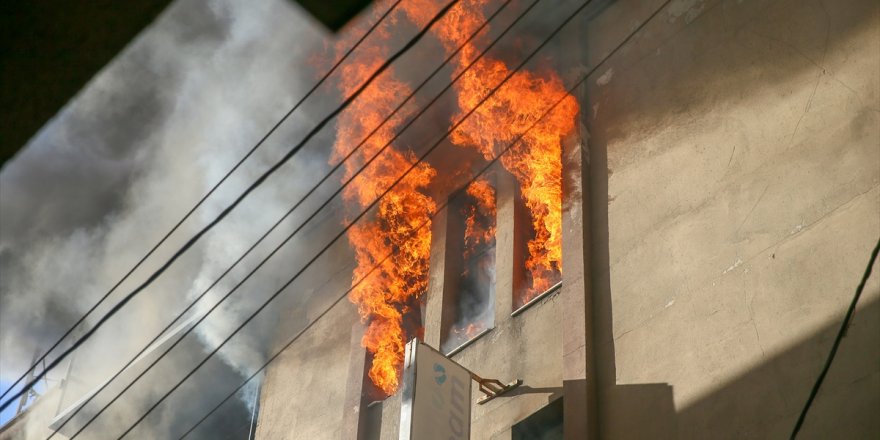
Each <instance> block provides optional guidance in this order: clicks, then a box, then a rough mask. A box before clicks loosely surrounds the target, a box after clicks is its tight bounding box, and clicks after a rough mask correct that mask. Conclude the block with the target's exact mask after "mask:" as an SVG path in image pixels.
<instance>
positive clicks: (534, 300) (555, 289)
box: [510, 281, 562, 316]
mask: <svg viewBox="0 0 880 440" xmlns="http://www.w3.org/2000/svg"><path fill="white" fill-rule="evenodd" d="M561 287H562V281H560V282H558V283H556V284H554V285H553V286H552V287H550V288H549V289H547V290H545V291H544V293H542V294H540V295H538V296H536V297H534V298H532V299H531V300H529V302H527V303H525V304H523V305H522V306H521V307H520V308H518V309H516V310H514V311H513V313H511V314H510V316H517V315H519V314H520V313H522V312H525V311H526V309H528V308H529V307H531V306H533V305H535V303H538V302H540V301H541V300H542V299H544V298H546V297H548V296H550V295H552V294H553V293H556V292H558V291H559V289H560V288H561Z"/></svg>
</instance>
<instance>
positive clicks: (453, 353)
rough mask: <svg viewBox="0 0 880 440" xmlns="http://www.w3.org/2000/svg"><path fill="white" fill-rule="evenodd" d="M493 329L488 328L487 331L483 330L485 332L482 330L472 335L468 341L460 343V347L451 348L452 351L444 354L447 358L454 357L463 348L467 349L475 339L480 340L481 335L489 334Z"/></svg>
mask: <svg viewBox="0 0 880 440" xmlns="http://www.w3.org/2000/svg"><path fill="white" fill-rule="evenodd" d="M494 328H495V327H489V328H487V329H485V330H483V331H481V332H479V333H477V334H476V335H474V337H473V338H470V339H468V340H467V341H465V342H463V343H462V344H461V345H459V346H458V347H455V348H453V349H452V350H449V352H448V353H446V356H447V357H451V356H454V355H456V354H458V353H459V352H461V351H462V350H464V349H465V348H467V346H468V345H471V344H472V343H473V342H474V341H476V340H477V339H480V338H481V337H482V336H483V335H485V334H486V333H489V332H491V331H492V329H494Z"/></svg>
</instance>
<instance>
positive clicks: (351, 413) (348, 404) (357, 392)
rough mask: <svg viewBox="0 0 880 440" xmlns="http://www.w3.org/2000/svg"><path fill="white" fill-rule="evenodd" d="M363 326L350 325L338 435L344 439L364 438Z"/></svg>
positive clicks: (357, 324)
mask: <svg viewBox="0 0 880 440" xmlns="http://www.w3.org/2000/svg"><path fill="white" fill-rule="evenodd" d="M363 334H364V326H363V325H362V324H361V323H360V322H356V323H355V324H354V325H352V327H351V345H350V347H351V350H350V355H349V358H348V379H347V380H346V383H345V405H344V408H343V413H342V428H341V429H340V433H341V435H340V437H341V438H343V439H346V440H364V439H365V438H366V436H365V431H366V430H365V429H364V428H365V425H366V424H365V423H364V420H365V415H366V408H365V407H364V398H363V395H364V373H365V372H366V369H367V350H366V349H365V348H363V347H361V337H362V335H363Z"/></svg>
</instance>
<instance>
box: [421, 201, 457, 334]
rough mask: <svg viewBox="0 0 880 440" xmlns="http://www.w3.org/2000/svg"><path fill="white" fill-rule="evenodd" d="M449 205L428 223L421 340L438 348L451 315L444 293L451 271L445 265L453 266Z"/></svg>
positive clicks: (450, 300)
mask: <svg viewBox="0 0 880 440" xmlns="http://www.w3.org/2000/svg"><path fill="white" fill-rule="evenodd" d="M449 212H450V207H449V206H447V207H445V208H443V210H441V211H440V212H438V213H437V215H435V216H434V220H433V222H432V224H431V261H430V267H429V269H428V292H427V295H428V298H427V300H426V301H425V315H424V316H425V319H424V322H423V323H422V324H423V325H424V326H425V343H426V344H428V345H430V346H432V347H434V348H437V349H440V340H441V338H442V337H443V335H444V334H445V332H446V331H448V327H449V325H450V321H451V318H452V315H451V314H452V313H453V307H455V305H454V304H450V303H451V302H452V295H449V294H447V290H448V288H449V285H450V282H449V281H450V274H449V272H454V271H452V270H446V269H447V267H455V265H454V264H452V263H453V262H452V261H449V258H451V256H450V255H449V252H447V242H448V240H447V237H449V236H450V234H449V233H448V229H449V223H450V222H449Z"/></svg>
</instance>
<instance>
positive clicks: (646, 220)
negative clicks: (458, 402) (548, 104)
mask: <svg viewBox="0 0 880 440" xmlns="http://www.w3.org/2000/svg"><path fill="white" fill-rule="evenodd" d="M661 3H663V2H662V1H659V0H655V1H619V2H616V3H613V4H611V5H610V6H609V7H608V9H607V10H605V11H603V13H602V14H601V15H599V16H597V17H596V18H595V19H594V20H593V21H592V22H591V23H590V28H589V32H588V34H589V35H588V38H587V41H589V52H590V58H591V61H592V62H593V63H595V62H598V61H599V60H600V59H601V58H602V57H603V56H604V54H606V53H608V52H609V51H610V50H611V48H613V47H614V46H615V45H617V44H618V43H619V42H620V41H621V40H622V39H623V38H624V37H625V36H626V35H627V34H628V33H629V32H631V30H632V29H633V28H634V27H635V26H637V25H638V24H639V23H641V22H642V21H644V20H645V18H646V17H648V16H649V15H650V14H651V13H653V12H654V11H655V10H656V9H657V8H658V7H659V6H660V4H661ZM586 93H587V95H588V102H589V105H588V106H587V107H588V108H587V109H586V121H587V125H588V128H589V131H590V133H591V135H592V137H591V142H590V143H591V170H590V173H591V194H592V206H591V211H592V212H591V217H592V218H591V220H592V223H593V228H594V231H593V241H594V249H593V255H592V261H593V263H592V267H593V276H594V279H593V285H592V288H593V292H594V297H595V312H594V313H595V319H594V326H595V329H594V331H595V337H596V342H597V353H596V359H597V362H598V366H597V367H598V369H599V377H598V380H599V382H600V385H599V387H600V388H599V389H600V391H599V402H598V403H599V412H600V434H601V435H600V437H601V438H614V439H627V438H737V439H741V438H784V437H787V436H788V433H789V432H790V430H791V428H792V427H793V425H794V422H795V419H796V417H797V414H798V412H799V411H800V409H801V407H802V405H803V404H804V402H805V400H806V397H807V395H808V393H809V389H810V387H811V385H812V381H813V380H815V377H816V376H817V375H818V373H819V370H820V368H821V365H822V363H823V362H824V358H825V356H826V355H827V353H828V350H829V349H830V345H831V340H832V339H833V334H834V332H835V331H836V327H837V326H838V325H839V320H840V319H841V317H842V316H843V313H844V312H845V310H846V307H847V305H848V303H849V301H850V299H851V298H852V295H853V292H854V290H855V287H856V285H857V284H858V281H859V278H860V277H861V274H862V271H863V270H864V267H865V265H866V263H867V260H868V257H869V254H870V251H871V249H872V247H873V246H874V244H875V243H876V241H877V239H878V236H880V214H878V213H880V3H877V2H876V1H873V0H845V1H829V0H808V1H794V0H745V1H743V0H729V1H701V0H676V1H673V2H672V3H671V4H669V5H668V6H667V7H666V8H665V9H664V10H662V11H661V12H660V14H659V15H658V16H657V17H656V18H655V19H654V20H652V21H651V23H649V24H648V25H647V26H646V27H645V29H644V30H643V31H642V32H641V33H640V34H639V35H638V36H637V37H636V38H635V39H634V40H633V41H631V42H630V43H629V44H627V45H626V46H625V47H624V48H623V49H622V50H621V51H620V52H618V53H617V54H616V55H615V56H614V57H612V58H611V59H609V61H608V62H607V63H606V64H605V65H604V66H603V67H602V68H601V69H600V70H599V71H597V72H596V73H595V76H594V77H593V78H590V82H589V85H588V90H587V92H586ZM878 280H880V275H877V274H876V273H875V276H874V277H873V278H872V280H871V282H870V283H869V285H868V288H867V289H866V291H865V295H864V296H863V298H862V301H861V303H860V308H859V312H858V313H857V315H856V320H855V322H854V324H853V327H852V328H851V330H850V334H849V335H848V337H847V339H846V340H845V341H844V344H843V346H842V348H841V352H840V353H839V355H838V356H839V357H840V358H842V359H840V360H838V361H837V363H836V364H835V368H834V369H832V376H835V375H836V376H835V377H837V379H836V380H830V381H829V382H828V383H826V385H825V386H824V388H823V389H822V391H821V393H820V394H819V398H818V401H817V404H816V405H817V407H822V406H823V403H822V402H823V401H824V402H826V403H827V402H835V404H834V405H828V404H824V406H825V409H824V410H821V411H820V410H816V411H814V412H813V413H811V415H810V418H808V419H807V422H806V425H805V427H804V430H803V432H802V434H803V435H802V437H800V438H830V436H831V435H832V434H833V435H834V436H835V437H836V438H874V437H876V436H877V435H878V433H880V419H877V418H876V414H878V413H880V348H878V347H880V331H877V329H878V325H877V324H876V323H877V322H878V321H880V311H878V309H880V308H878V307H876V304H877V301H878V298H880V282H878ZM651 384H654V385H656V384H665V385H666V386H667V387H668V388H669V391H671V393H670V392H658V393H654V392H649V390H650V387H648V386H649V385H651ZM853 384H858V385H857V386H856V385H853ZM640 385H642V386H645V387H646V388H645V394H640V392H639V391H638V386H640ZM633 387H635V388H633ZM661 391H662V390H661ZM669 394H671V396H670V395H669ZM651 399H656V405H652V404H650V403H649V404H647V405H646V403H645V402H646V401H647V402H651ZM669 400H671V402H670V401H669ZM658 407H666V409H665V410H663V411H658V413H657V414H647V415H646V414H645V411H646V410H648V411H652V408H658ZM670 407H671V408H670ZM661 419H662V420H661Z"/></svg>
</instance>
